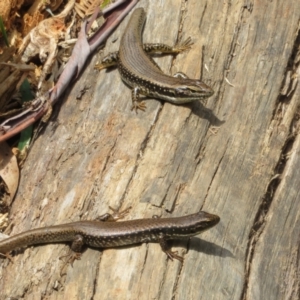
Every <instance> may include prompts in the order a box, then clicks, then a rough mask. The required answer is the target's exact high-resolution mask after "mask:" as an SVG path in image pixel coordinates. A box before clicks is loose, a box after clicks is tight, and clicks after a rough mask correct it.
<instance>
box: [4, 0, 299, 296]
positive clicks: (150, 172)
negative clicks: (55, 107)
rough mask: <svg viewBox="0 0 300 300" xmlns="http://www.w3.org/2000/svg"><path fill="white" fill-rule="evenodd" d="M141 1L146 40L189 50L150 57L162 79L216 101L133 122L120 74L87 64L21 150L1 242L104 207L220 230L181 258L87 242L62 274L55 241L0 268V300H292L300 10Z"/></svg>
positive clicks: (154, 109)
mask: <svg viewBox="0 0 300 300" xmlns="http://www.w3.org/2000/svg"><path fill="white" fill-rule="evenodd" d="M139 5H140V6H143V7H144V8H145V9H146V11H147V15H148V17H147V22H146V27H145V31H144V41H146V42H163V43H169V44H174V42H175V41H176V39H178V37H183V38H187V37H188V36H191V37H192V38H193V40H194V42H195V44H194V46H193V47H192V49H191V50H190V51H189V52H185V53H183V54H180V55H178V56H177V57H176V58H171V57H164V58H159V59H157V62H158V64H159V65H160V66H161V67H162V69H163V70H164V72H166V73H168V74H173V73H175V72H177V71H183V72H185V73H186V74H187V75H188V76H190V77H192V78H199V77H200V76H202V78H203V80H204V81H205V82H206V83H207V84H209V85H211V86H212V87H213V89H214V90H215V94H214V96H213V97H211V98H209V99H207V100H206V101H205V102H204V103H200V102H195V103H192V104H188V105H184V106H175V105H172V104H169V103H163V102H160V101H157V100H147V110H146V112H139V113H138V114H135V113H134V112H132V111H131V110H130V108H131V93H130V90H129V89H128V87H126V86H125V85H124V84H123V83H122V81H121V79H120V77H119V74H118V71H117V70H114V71H110V72H105V71H102V72H100V73H98V72H97V71H95V70H94V69H93V66H94V64H95V62H96V61H97V60H99V58H97V57H95V58H94V59H93V61H92V62H91V63H90V64H89V65H88V66H87V68H86V70H85V72H84V74H82V77H81V78H80V80H78V82H77V83H76V84H75V85H74V87H73V88H72V89H71V91H70V92H69V94H68V95H67V96H66V97H65V100H64V103H63V104H62V106H61V108H60V109H59V111H57V113H56V115H55V116H54V117H53V118H52V120H53V121H52V122H51V123H50V124H48V126H47V127H46V130H45V131H44V132H43V134H42V135H41V136H40V137H39V138H38V140H37V141H36V142H35V144H34V146H33V148H32V150H31V152H30V154H29V157H28V160H27V161H26V164H25V167H24V169H23V171H22V174H21V184H20V188H19V191H18V195H17V196H16V198H15V201H14V203H13V206H12V209H11V214H10V218H11V222H13V223H14V224H15V226H14V228H13V230H12V231H11V232H9V234H12V235H13V234H16V233H19V232H21V231H24V230H28V229H31V228H35V227H40V226H46V225H53V224H59V223H66V222H70V221H76V220H80V219H94V218H96V217H97V216H98V215H101V214H103V213H104V212H107V211H108V206H109V205H110V206H112V207H116V208H117V207H122V208H126V207H128V206H130V205H131V206H132V207H133V208H132V211H131V215H130V216H129V218H138V217H150V216H152V215H154V214H158V215H162V216H179V215H185V214H188V213H193V212H196V211H199V210H200V209H202V210H205V211H208V212H211V213H214V214H218V215H219V216H220V217H221V222H220V224H218V225H217V226H216V227H214V228H213V229H211V230H210V231H207V232H206V233H204V234H203V235H202V236H200V237H195V238H192V239H191V240H190V241H188V240H183V241H182V242H181V246H180V247H178V251H179V253H180V254H183V255H184V262H183V264H181V263H180V262H177V261H174V262H172V261H170V260H168V259H167V257H166V255H165V254H164V253H163V252H162V251H161V250H160V247H159V245H157V244H149V245H147V244H143V245H141V246H138V247H130V248H122V249H109V250H105V251H103V252H102V253H101V252H99V251H96V250H93V249H88V250H87V251H86V252H84V254H83V256H82V259H81V260H80V261H76V262H75V263H74V266H73V268H72V267H71V266H68V267H66V268H64V262H63V261H62V260H59V257H60V256H62V255H65V254H66V253H67V251H68V247H67V246H65V245H45V246H41V247H35V248H30V249H27V250H25V251H24V253H23V254H19V255H16V256H15V257H14V263H13V264H12V263H9V262H8V261H1V262H0V291H1V296H0V297H1V299H7V298H8V297H15V298H23V299H92V298H93V299H298V297H299V293H300V284H299V273H300V270H299V234H300V221H299V220H300V218H299V215H300V201H299V186H300V176H299V175H300V174H299V167H300V166H299V164H300V160H299V149H300V147H299V143H300V137H299V121H298V119H299V104H300V100H299V99H300V91H299V85H296V84H295V83H296V80H297V78H296V74H298V73H299V69H298V61H299V49H298V47H299V20H300V2H299V1H279V0H276V1H272V2H270V1H256V2H252V1H246V2H245V1H236V2H234V3H233V2H228V1H225V2H219V1H198V0H193V1H183V2H182V1H179V0H176V1H174V0H172V1H171V0H167V1H163V2H159V1H141V2H140V4H139ZM127 21H128V18H126V19H125V21H124V22H123V23H122V24H121V26H120V27H119V29H118V30H117V31H116V32H115V33H114V35H113V36H112V37H111V38H110V39H109V40H108V42H107V44H106V48H105V49H104V54H107V53H108V52H110V51H115V50H117V49H118V43H119V41H120V36H121V34H122V32H123V30H124V28H125V26H126V24H127ZM116 38H117V41H116V42H115V43H114V42H113V41H115V40H116ZM289 80H290V83H289V84H288V82H289ZM284 87H287V88H284ZM84 88H88V89H87V91H86V93H85V94H84V95H83V96H82V98H81V100H77V99H76V96H77V95H78V94H79V93H80V91H81V90H82V89H84ZM176 249H177V247H176ZM186 249H188V251H186ZM61 272H62V273H63V274H62V275H61Z"/></svg>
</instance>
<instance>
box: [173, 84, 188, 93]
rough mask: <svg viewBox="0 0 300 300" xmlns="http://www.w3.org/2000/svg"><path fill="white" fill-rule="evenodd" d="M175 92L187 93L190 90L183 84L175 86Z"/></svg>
mask: <svg viewBox="0 0 300 300" xmlns="http://www.w3.org/2000/svg"><path fill="white" fill-rule="evenodd" d="M175 92H176V94H177V95H189V94H190V90H188V89H187V88H186V87H185V86H183V87H178V88H176V89H175Z"/></svg>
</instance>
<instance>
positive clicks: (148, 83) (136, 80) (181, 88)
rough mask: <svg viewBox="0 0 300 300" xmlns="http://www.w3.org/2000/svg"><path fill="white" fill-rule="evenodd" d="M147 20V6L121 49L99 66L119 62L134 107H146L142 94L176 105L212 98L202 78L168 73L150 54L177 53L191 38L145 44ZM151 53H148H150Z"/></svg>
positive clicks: (130, 27)
mask: <svg viewBox="0 0 300 300" xmlns="http://www.w3.org/2000/svg"><path fill="white" fill-rule="evenodd" d="M145 20H146V14H145V11H144V9H143V8H137V9H135V10H134V12H133V13H132V16H131V18H130V21H129V23H128V25H127V27H126V29H125V32H124V34H123V36H122V39H121V43H120V48H119V51H118V52H113V53H111V54H109V55H108V56H106V57H105V58H104V59H103V60H102V61H101V63H100V64H98V65H96V66H95V67H96V68H98V69H100V70H101V69H103V68H107V67H109V66H113V65H117V67H118V69H119V72H120V75H121V78H122V79H123V81H124V82H125V83H126V84H127V85H129V86H130V87H132V103H133V106H132V108H133V109H135V110H137V109H141V110H145V107H146V106H145V104H144V102H141V100H140V97H139V96H140V94H143V95H146V96H150V97H154V98H158V99H162V100H165V101H169V102H171V103H174V104H182V103H187V102H190V101H194V100H201V99H204V98H207V97H210V96H211V95H212V94H213V90H212V89H211V88H210V87H209V86H208V85H206V84H205V83H203V82H202V81H200V80H198V79H190V78H188V77H187V76H186V75H185V74H183V73H177V74H175V75H174V77H172V76H168V75H166V74H164V73H163V72H162V71H161V69H160V68H159V67H158V65H157V64H156V63H155V62H154V60H153V59H152V58H151V57H150V56H149V55H148V53H156V52H159V53H173V54H177V53H180V52H182V51H184V50H186V49H189V48H190V46H191V41H190V39H187V40H186V41H185V42H183V43H181V44H178V45H175V46H174V47H170V46H168V45H165V44H144V45H143V44H142V30H143V27H144V23H145ZM146 52H147V53H146Z"/></svg>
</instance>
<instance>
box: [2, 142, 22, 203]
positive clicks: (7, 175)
mask: <svg viewBox="0 0 300 300" xmlns="http://www.w3.org/2000/svg"><path fill="white" fill-rule="evenodd" d="M0 177H1V180H2V182H0V186H1V190H2V192H3V193H1V196H2V197H3V198H5V199H0V201H1V202H4V203H5V205H6V206H9V205H10V204H11V202H12V200H13V198H14V196H15V193H16V191H17V188H18V185H19V167H18V163H17V159H16V157H15V156H14V155H13V153H12V151H11V149H10V147H9V146H8V145H7V144H6V143H5V142H2V143H0Z"/></svg>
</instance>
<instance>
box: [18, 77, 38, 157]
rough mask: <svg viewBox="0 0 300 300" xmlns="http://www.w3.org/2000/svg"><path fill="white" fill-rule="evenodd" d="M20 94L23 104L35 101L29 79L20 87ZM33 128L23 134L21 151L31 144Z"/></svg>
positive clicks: (30, 127)
mask: <svg viewBox="0 0 300 300" xmlns="http://www.w3.org/2000/svg"><path fill="white" fill-rule="evenodd" d="M20 93H21V99H22V103H24V102H28V101H31V100H32V99H34V97H33V95H32V93H31V90H30V84H29V81H28V80H27V79H25V80H24V81H23V83H22V84H21V86H20ZM32 131H33V126H32V125H30V126H29V127H27V128H26V129H24V130H23V131H22V132H21V136H20V141H19V143H18V148H19V150H20V151H22V150H23V149H24V148H26V147H28V146H29V144H30V140H31V136H32Z"/></svg>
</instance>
